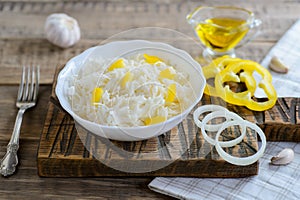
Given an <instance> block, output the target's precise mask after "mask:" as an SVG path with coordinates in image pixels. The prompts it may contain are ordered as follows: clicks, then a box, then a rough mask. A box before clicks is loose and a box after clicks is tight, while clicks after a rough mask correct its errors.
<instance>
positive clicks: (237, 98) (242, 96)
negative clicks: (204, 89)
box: [215, 60, 277, 111]
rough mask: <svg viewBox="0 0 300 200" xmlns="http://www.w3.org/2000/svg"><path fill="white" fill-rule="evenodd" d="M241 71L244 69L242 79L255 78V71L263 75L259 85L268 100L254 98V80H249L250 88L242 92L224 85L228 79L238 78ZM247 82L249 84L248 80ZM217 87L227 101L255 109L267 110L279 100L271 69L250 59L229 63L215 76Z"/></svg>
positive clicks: (220, 94)
mask: <svg viewBox="0 0 300 200" xmlns="http://www.w3.org/2000/svg"><path fill="white" fill-rule="evenodd" d="M240 71H243V72H241V79H245V80H248V79H250V80H251V79H252V78H253V72H254V71H256V72H257V73H258V74H260V75H261V77H262V80H261V82H260V83H259V84H258V86H259V87H260V88H262V89H263V90H264V91H265V93H266V95H267V97H268V100H267V101H264V102H257V101H254V100H253V99H252V96H253V94H252V93H254V92H255V89H256V87H255V88H254V81H253V80H252V82H251V81H249V82H248V86H247V87H249V88H250V89H249V88H248V90H246V91H244V92H241V93H235V92H233V91H231V90H230V88H229V86H228V85H226V86H223V84H224V83H225V82H226V81H228V80H237V77H238V76H237V75H236V74H237V73H238V72H240ZM251 77H252V78H251ZM253 79H254V78H253ZM237 82H238V81H237ZM245 83H246V85H247V82H245ZM255 85H256V82H255ZM215 88H216V91H217V93H218V94H219V96H220V97H221V98H222V99H224V100H225V101H226V102H228V103H231V104H235V105H240V106H246V107H247V108H249V109H251V110H255V111H263V110H267V109H269V108H271V107H273V106H274V105H275V103H276V101H277V94H276V91H275V89H274V87H273V85H272V76H271V74H270V73H269V71H268V70H267V69H265V68H264V67H262V66H261V65H259V64H258V63H256V62H253V61H249V60H247V61H241V62H239V63H236V64H233V65H229V66H228V67H227V68H226V69H224V70H223V71H221V72H220V73H219V74H217V75H216V77H215ZM253 90H254V91H253Z"/></svg>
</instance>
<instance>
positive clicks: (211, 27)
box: [195, 18, 249, 52]
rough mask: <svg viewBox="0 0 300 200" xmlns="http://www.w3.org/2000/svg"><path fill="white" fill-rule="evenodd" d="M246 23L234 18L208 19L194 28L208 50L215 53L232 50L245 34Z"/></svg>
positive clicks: (246, 29) (247, 28)
mask: <svg viewBox="0 0 300 200" xmlns="http://www.w3.org/2000/svg"><path fill="white" fill-rule="evenodd" d="M246 23H247V22H246V21H245V20H242V19H236V18H210V19H207V20H205V22H204V23H203V22H202V23H199V24H198V25H197V26H196V27H195V31H196V33H197V35H198V37H199V38H200V40H201V41H202V43H203V44H204V45H205V46H207V47H208V48H210V49H212V50H214V51H217V52H226V51H229V50H231V49H233V48H234V47H235V46H236V45H237V44H238V43H239V42H240V41H241V40H242V39H243V38H244V36H245V35H246V34H247V32H248V30H249V27H248V26H243V25H245V24H246Z"/></svg>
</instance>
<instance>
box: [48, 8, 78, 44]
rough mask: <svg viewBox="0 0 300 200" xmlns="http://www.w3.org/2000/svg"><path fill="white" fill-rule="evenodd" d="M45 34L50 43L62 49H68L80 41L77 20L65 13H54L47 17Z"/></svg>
mask: <svg viewBox="0 0 300 200" xmlns="http://www.w3.org/2000/svg"><path fill="white" fill-rule="evenodd" d="M45 33H46V37H47V39H48V40H49V42H51V43H53V44H55V45H57V46H59V47H62V48H68V47H70V46H72V45H74V44H75V43H76V42H78V40H79V39H80V28H79V26H78V23H77V21H76V19H74V18H72V17H70V16H68V15H66V14H64V13H54V14H51V15H49V16H48V17H47V19H46V23H45Z"/></svg>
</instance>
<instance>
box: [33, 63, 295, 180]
mask: <svg viewBox="0 0 300 200" xmlns="http://www.w3.org/2000/svg"><path fill="white" fill-rule="evenodd" d="M61 68H62V67H58V68H57V72H56V75H55V77H54V81H53V83H54V84H53V88H52V95H51V97H50V102H49V105H48V112H47V116H46V120H45V124H44V128H43V131H42V134H41V139H40V145H39V150H38V163H37V164H38V173H39V175H40V176H44V177H86V176H187V177H245V176H251V175H255V174H257V173H258V163H254V164H252V165H249V166H243V167H242V166H235V165H231V164H229V163H227V162H225V161H224V160H223V159H222V158H220V157H219V156H218V154H217V152H216V151H215V149H214V147H213V146H211V145H209V144H208V143H207V142H205V140H204V139H203V137H202V135H201V133H200V131H199V129H198V128H197V126H196V125H195V124H194V122H193V120H192V114H191V113H192V112H191V113H190V114H189V115H188V117H187V118H186V119H185V120H184V121H183V122H182V123H180V124H179V125H178V126H177V127H175V128H173V129H172V130H171V131H169V132H167V133H165V134H163V135H161V136H159V137H156V138H151V139H149V140H144V141H138V142H118V141H112V140H109V139H106V138H102V137H99V136H96V135H94V134H92V133H90V132H88V131H87V130H85V129H84V128H82V127H80V126H75V123H74V121H73V119H72V117H71V116H70V115H69V114H68V113H66V112H65V111H64V110H63V109H62V107H61V106H60V104H59V101H58V99H57V98H56V95H55V92H54V88H55V84H56V78H57V74H58V72H59V71H60V69H61ZM299 102H300V101H299V99H298V98H280V99H278V101H277V103H276V105H275V106H274V107H273V108H272V109H270V110H267V111H264V112H253V111H251V110H249V109H247V108H245V107H240V106H234V105H231V104H226V103H225V102H224V101H222V100H221V99H219V98H212V97H209V96H207V95H204V96H203V98H202V100H201V102H199V105H198V106H200V105H204V104H212V103H213V104H219V105H223V106H225V107H227V108H228V109H229V110H231V111H234V112H236V113H238V114H239V115H240V116H242V117H243V118H244V119H246V120H249V121H251V122H254V123H256V124H258V125H259V126H260V127H261V128H262V129H263V131H264V132H265V135H266V137H267V140H268V141H300V129H299V123H298V119H299V112H300V111H299V109H298V108H299ZM229 134H231V135H229V137H236V136H237V135H238V134H239V133H237V132H234V131H233V132H230V133H229ZM257 139H258V138H257V137H256V133H255V132H253V131H251V130H247V136H246V137H245V138H244V140H243V142H242V143H240V144H239V145H236V146H235V147H234V148H228V149H226V151H229V152H231V153H232V154H233V155H234V156H249V155H252V154H254V153H255V152H256V151H257V149H258V143H257ZM152 165H153V166H154V167H152V168H151V167H149V166H152ZM119 166H122V167H119ZM162 166H164V167H162ZM143 167H145V169H144V168H143ZM147 167H148V168H149V169H148V168H147ZM124 169H126V170H124Z"/></svg>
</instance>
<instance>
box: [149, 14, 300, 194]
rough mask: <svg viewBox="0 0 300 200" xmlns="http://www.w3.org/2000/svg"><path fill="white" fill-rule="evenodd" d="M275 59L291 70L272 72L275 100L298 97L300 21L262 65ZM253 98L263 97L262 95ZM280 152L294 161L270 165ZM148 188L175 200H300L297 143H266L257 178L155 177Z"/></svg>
mask: <svg viewBox="0 0 300 200" xmlns="http://www.w3.org/2000/svg"><path fill="white" fill-rule="evenodd" d="M274 55H276V56H277V57H279V58H280V59H281V60H282V61H283V62H284V63H285V64H286V65H288V66H289V67H290V69H289V72H288V74H277V73H274V72H271V73H272V76H273V85H274V87H275V89H276V91H277V94H278V96H279V97H300V65H299V64H298V63H300V20H298V21H297V22H296V23H295V24H294V25H293V26H292V27H291V28H290V29H289V30H288V31H287V32H286V33H285V34H284V36H283V37H282V38H281V39H280V40H279V41H278V43H277V44H276V45H275V46H274V47H273V48H272V49H271V50H270V52H269V53H268V55H267V56H266V57H265V59H264V60H263V61H262V63H261V64H262V65H263V66H264V67H267V66H268V65H269V62H270V60H271V58H272V56H274ZM297 65H299V66H297ZM256 95H257V96H264V94H263V93H258V94H256ZM283 148H292V149H293V150H294V152H295V159H294V161H293V162H292V163H290V164H288V165H285V166H274V165H270V159H271V157H272V156H274V155H276V154H278V153H279V152H280V151H281V150H282V149H283ZM199 170H201V169H199ZM149 188H150V189H151V190H153V191H156V192H159V193H162V194H166V195H169V196H172V197H175V198H178V199H197V200H200V199H205V200H209V199H234V200H242V199H247V200H248V199H289V200H290V199H295V200H296V199H300V190H299V188H300V143H299V144H298V143H287V142H268V143H267V148H266V151H265V154H264V156H263V157H262V158H261V159H260V164H259V174H258V175H257V176H253V177H248V178H239V179H232V178H229V179H228V178H227V179H225V178H164V177H157V178H155V179H154V180H153V181H152V182H151V183H150V184H149Z"/></svg>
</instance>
